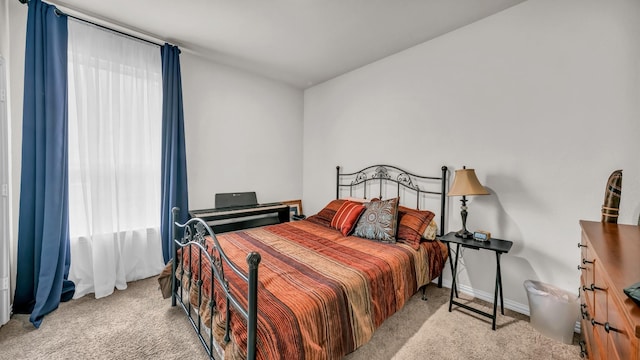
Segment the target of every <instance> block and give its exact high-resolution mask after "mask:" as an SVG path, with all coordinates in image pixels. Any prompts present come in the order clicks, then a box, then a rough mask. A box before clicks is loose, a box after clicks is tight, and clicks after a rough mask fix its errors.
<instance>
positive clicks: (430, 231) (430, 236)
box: [422, 220, 438, 241]
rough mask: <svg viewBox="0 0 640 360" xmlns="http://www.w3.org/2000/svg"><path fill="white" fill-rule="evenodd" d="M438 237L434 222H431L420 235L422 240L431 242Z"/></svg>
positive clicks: (436, 225) (436, 226)
mask: <svg viewBox="0 0 640 360" xmlns="http://www.w3.org/2000/svg"><path fill="white" fill-rule="evenodd" d="M436 236H438V223H437V222H436V221H435V220H431V222H430V223H429V225H428V226H427V228H426V229H425V230H424V232H423V233H422V238H423V239H425V240H428V241H433V240H435V239H436Z"/></svg>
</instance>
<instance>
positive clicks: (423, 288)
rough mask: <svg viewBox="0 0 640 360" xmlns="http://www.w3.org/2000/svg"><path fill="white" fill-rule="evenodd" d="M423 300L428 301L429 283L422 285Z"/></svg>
mask: <svg viewBox="0 0 640 360" xmlns="http://www.w3.org/2000/svg"><path fill="white" fill-rule="evenodd" d="M422 300H424V301H427V285H424V286H423V287H422Z"/></svg>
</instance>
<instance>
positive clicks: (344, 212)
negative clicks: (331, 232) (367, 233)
mask: <svg viewBox="0 0 640 360" xmlns="http://www.w3.org/2000/svg"><path fill="white" fill-rule="evenodd" d="M363 211H364V206H363V205H362V204H359V203H356V202H353V201H345V202H344V204H342V206H340V208H339V209H338V211H336V214H335V215H334V216H333V219H331V227H332V228H335V229H338V230H340V232H341V233H342V235H344V236H347V235H349V233H351V230H353V228H354V227H355V226H356V223H357V222H358V219H359V218H360V215H362V212H363Z"/></svg>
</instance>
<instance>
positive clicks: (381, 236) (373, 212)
mask: <svg viewBox="0 0 640 360" xmlns="http://www.w3.org/2000/svg"><path fill="white" fill-rule="evenodd" d="M365 206H366V209H365V211H364V213H363V214H362V216H360V220H358V224H357V225H356V229H355V230H354V232H353V235H355V236H359V237H361V238H365V239H372V240H378V241H381V242H386V243H395V242H396V230H397V226H398V198H393V199H389V200H384V201H372V202H370V203H368V204H366V205H365Z"/></svg>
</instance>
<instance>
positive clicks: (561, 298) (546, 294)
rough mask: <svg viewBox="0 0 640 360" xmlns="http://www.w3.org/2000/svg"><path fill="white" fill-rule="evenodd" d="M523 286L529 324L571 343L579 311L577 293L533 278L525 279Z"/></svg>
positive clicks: (555, 337)
mask: <svg viewBox="0 0 640 360" xmlns="http://www.w3.org/2000/svg"><path fill="white" fill-rule="evenodd" d="M524 288H525V290H526V291H527V299H528V300H529V312H530V313H531V315H530V321H531V326H533V328H534V329H536V330H538V331H539V332H541V333H542V334H544V335H546V336H548V337H550V338H552V339H555V340H558V341H562V342H563V343H565V344H571V343H572V342H573V329H574V328H575V325H576V321H577V319H578V316H579V311H580V308H579V301H578V295H576V294H572V293H570V292H568V291H565V290H562V289H558V288H556V287H554V286H552V285H549V284H545V283H543V282H540V281H534V280H525V282H524Z"/></svg>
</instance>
